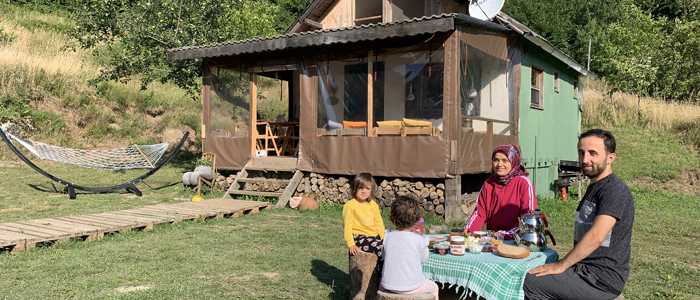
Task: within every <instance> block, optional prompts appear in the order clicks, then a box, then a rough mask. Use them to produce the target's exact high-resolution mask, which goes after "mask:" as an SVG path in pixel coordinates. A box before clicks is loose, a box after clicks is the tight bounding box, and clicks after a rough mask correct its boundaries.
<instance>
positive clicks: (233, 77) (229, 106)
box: [205, 68, 250, 138]
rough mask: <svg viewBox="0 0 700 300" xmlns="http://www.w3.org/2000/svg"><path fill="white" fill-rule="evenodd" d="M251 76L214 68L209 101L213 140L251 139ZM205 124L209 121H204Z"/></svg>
mask: <svg viewBox="0 0 700 300" xmlns="http://www.w3.org/2000/svg"><path fill="white" fill-rule="evenodd" d="M249 79H250V74H249V73H247V72H245V71H244V72H241V70H236V69H223V68H213V69H212V74H211V92H210V97H209V111H210V117H209V122H208V123H209V124H205V126H206V127H207V128H208V129H209V137H211V138H242V137H248V126H249V125H250V92H249V90H250V89H249V88H250V86H249ZM205 122H206V120H205Z"/></svg>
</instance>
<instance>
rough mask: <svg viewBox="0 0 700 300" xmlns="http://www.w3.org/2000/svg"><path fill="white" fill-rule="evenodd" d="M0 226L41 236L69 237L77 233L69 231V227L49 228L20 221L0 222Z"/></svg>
mask: <svg viewBox="0 0 700 300" xmlns="http://www.w3.org/2000/svg"><path fill="white" fill-rule="evenodd" d="M0 228H5V229H10V230H13V229H14V230H21V231H22V232H24V234H28V235H35V236H41V237H49V238H53V237H56V238H59V237H68V236H72V235H74V234H75V232H74V231H69V230H67V229H63V230H61V229H58V228H53V229H52V228H47V227H46V226H44V227H38V226H36V225H35V224H23V223H20V222H17V223H3V224H0Z"/></svg>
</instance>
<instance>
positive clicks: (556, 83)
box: [554, 71, 559, 93]
mask: <svg viewBox="0 0 700 300" xmlns="http://www.w3.org/2000/svg"><path fill="white" fill-rule="evenodd" d="M554 91H555V92H557V93H559V72H558V71H554Z"/></svg>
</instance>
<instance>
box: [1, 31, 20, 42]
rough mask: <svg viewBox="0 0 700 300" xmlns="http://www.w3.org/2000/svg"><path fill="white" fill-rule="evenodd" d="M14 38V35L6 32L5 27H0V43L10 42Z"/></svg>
mask: <svg viewBox="0 0 700 300" xmlns="http://www.w3.org/2000/svg"><path fill="white" fill-rule="evenodd" d="M16 38H17V36H16V35H14V34H11V33H7V32H5V28H2V27H0V45H3V44H9V43H12V41H14V40H15V39H16Z"/></svg>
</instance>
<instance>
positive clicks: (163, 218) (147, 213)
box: [119, 209, 183, 223]
mask: <svg viewBox="0 0 700 300" xmlns="http://www.w3.org/2000/svg"><path fill="white" fill-rule="evenodd" d="M119 213H128V214H132V215H137V216H144V217H148V218H153V219H155V220H158V222H160V223H163V222H176V221H180V220H182V219H183V218H182V216H181V215H176V214H171V213H167V212H163V211H157V210H146V209H131V210H126V211H119Z"/></svg>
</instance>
